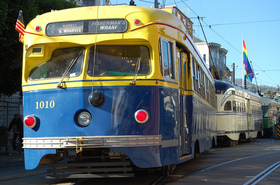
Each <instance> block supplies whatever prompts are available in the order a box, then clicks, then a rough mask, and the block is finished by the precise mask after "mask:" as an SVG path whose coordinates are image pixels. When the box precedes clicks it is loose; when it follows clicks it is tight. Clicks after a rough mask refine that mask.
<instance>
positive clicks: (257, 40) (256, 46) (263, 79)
mask: <svg viewBox="0 0 280 185" xmlns="http://www.w3.org/2000/svg"><path fill="white" fill-rule="evenodd" d="M114 1H115V2H114ZM128 1H129V0H128ZM134 1H135V3H136V5H137V6H147V7H151V6H153V5H154V4H153V0H134ZM158 1H159V3H160V6H162V5H163V3H164V2H165V6H171V5H176V6H177V7H178V8H179V9H180V10H181V11H183V12H184V13H185V14H186V15H190V18H191V20H192V21H193V22H194V36H195V37H198V38H199V39H201V40H204V41H205V38H204V35H203V32H202V29H201V27H200V26H199V23H198V21H197V20H198V19H197V17H198V16H199V17H201V18H203V20H202V21H201V23H202V26H203V29H204V32H205V35H206V38H207V41H208V42H214V43H218V44H221V48H224V49H226V50H228V53H227V67H228V68H229V69H230V70H231V71H232V64H233V63H235V66H236V68H235V71H236V76H235V78H242V76H243V72H242V71H243V59H242V54H243V50H242V39H244V41H245V44H246V47H247V52H248V59H249V61H251V62H252V66H253V70H254V72H255V73H257V74H256V75H255V78H254V79H253V84H256V85H268V86H273V87H277V85H279V86H280V61H279V60H280V58H279V59H278V54H280V45H279V44H280V36H279V32H280V31H279V30H280V11H279V9H280V0H267V1H263V0H234V1H233V0H167V1H162V0H158ZM123 2H126V1H124V0H111V3H112V4H114V3H123ZM126 3H127V2H126ZM209 26H211V28H209Z"/></svg>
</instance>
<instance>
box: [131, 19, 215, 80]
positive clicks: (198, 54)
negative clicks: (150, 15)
mask: <svg viewBox="0 0 280 185" xmlns="http://www.w3.org/2000/svg"><path fill="white" fill-rule="evenodd" d="M151 25H163V26H168V27H170V28H173V29H176V30H178V31H180V32H181V33H183V34H184V35H185V36H186V38H187V39H188V41H189V43H190V44H191V45H192V47H193V50H194V51H195V52H196V54H197V56H198V57H199V58H200V60H201V63H202V64H203V65H204V67H205V68H206V69H207V66H206V64H205V62H204V61H203V60H202V58H201V56H200V53H198V51H197V50H196V49H195V46H194V45H193V43H192V42H191V41H190V39H189V37H188V36H187V34H186V33H185V32H184V31H183V30H181V29H179V28H177V27H175V26H172V25H170V24H165V23H156V22H155V23H150V24H146V25H144V26H140V27H138V28H134V29H131V30H130V31H135V30H138V29H141V28H145V27H147V26H151ZM208 73H209V75H210V76H211V73H210V71H208Z"/></svg>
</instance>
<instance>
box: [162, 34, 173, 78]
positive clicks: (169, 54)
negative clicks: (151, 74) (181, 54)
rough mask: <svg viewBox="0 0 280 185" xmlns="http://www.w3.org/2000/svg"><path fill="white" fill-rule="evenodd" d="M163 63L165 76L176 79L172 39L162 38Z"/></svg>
mask: <svg viewBox="0 0 280 185" xmlns="http://www.w3.org/2000/svg"><path fill="white" fill-rule="evenodd" d="M161 48H162V65H163V76H164V77H166V78H170V79H174V80H175V61H174V57H173V55H174V45H173V42H172V41H169V40H167V39H162V41H161Z"/></svg>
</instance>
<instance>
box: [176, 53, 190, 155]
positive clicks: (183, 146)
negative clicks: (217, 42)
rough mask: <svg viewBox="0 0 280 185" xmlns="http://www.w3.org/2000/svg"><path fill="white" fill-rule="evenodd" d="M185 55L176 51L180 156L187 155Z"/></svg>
mask: <svg viewBox="0 0 280 185" xmlns="http://www.w3.org/2000/svg"><path fill="white" fill-rule="evenodd" d="M187 59H188V58H187V55H186V53H184V52H180V51H179V50H178V49H177V63H178V66H179V69H180V70H179V74H178V75H179V91H180V156H182V155H184V154H186V153H189V152H187V148H188V147H187V146H188V127H187V110H186V95H185V90H186V89H187V72H186V70H187V61H188V60H187Z"/></svg>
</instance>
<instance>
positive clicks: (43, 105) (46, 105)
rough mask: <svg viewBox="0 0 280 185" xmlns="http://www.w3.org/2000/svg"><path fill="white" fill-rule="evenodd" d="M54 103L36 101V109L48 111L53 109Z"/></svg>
mask: <svg viewBox="0 0 280 185" xmlns="http://www.w3.org/2000/svg"><path fill="white" fill-rule="evenodd" d="M54 106H55V102H54V101H53V100H52V101H40V102H38V101H36V109H49V108H51V109H52V108H54Z"/></svg>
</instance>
